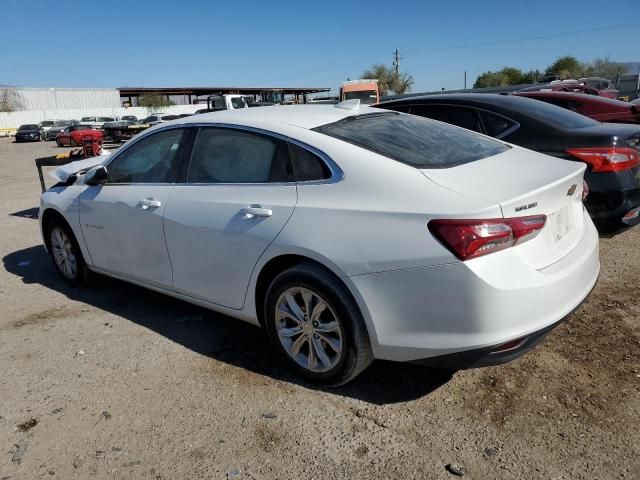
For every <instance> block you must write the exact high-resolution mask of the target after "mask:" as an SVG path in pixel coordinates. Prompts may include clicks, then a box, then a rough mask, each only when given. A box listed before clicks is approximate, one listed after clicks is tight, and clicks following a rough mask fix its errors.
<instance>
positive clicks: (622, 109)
mask: <svg viewBox="0 0 640 480" xmlns="http://www.w3.org/2000/svg"><path fill="white" fill-rule="evenodd" d="M513 95H518V96H519V97H529V98H535V99H536V100H541V101H543V102H547V103H551V104H553V105H557V106H558V107H562V108H566V109H567V110H572V111H574V112H577V113H580V114H581V115H584V116H586V117H590V118H593V119H594V120H597V121H598V122H607V123H640V105H632V104H630V103H628V102H623V101H621V100H614V99H612V98H605V97H594V96H593V95H585V94H583V93H569V92H515V93H513Z"/></svg>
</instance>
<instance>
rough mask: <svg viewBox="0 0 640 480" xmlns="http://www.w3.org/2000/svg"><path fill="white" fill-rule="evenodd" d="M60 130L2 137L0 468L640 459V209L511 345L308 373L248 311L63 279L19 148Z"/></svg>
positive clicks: (329, 469)
mask: <svg viewBox="0 0 640 480" xmlns="http://www.w3.org/2000/svg"><path fill="white" fill-rule="evenodd" d="M59 150H60V149H57V148H56V147H55V145H54V144H53V143H52V142H47V143H36V144H14V143H12V141H11V140H9V139H0V181H1V182H2V183H1V185H2V187H1V188H0V257H2V262H3V267H4V268H3V269H2V270H1V271H0V312H2V313H1V314H0V479H2V480H6V479H36V478H63V479H73V478H82V479H84V478H108V479H120V478H144V479H158V480H159V479H182V478H189V479H226V478H237V479H275V478H280V479H289V478H323V479H329V478H420V479H447V478H448V479H452V478H456V477H454V476H453V475H452V474H451V473H449V472H448V471H447V470H446V468H445V467H446V466H447V465H448V464H450V463H454V464H461V465H463V466H464V468H465V470H466V473H465V475H464V478H471V479H519V480H521V479H589V480H592V479H618V478H631V479H637V478H640V434H639V433H638V430H639V427H640V421H639V420H638V419H639V418H640V328H639V322H638V319H639V318H640V305H639V304H638V301H637V298H638V293H637V292H638V287H639V286H640V273H639V268H638V267H639V266H640V249H638V241H639V240H640V229H634V230H631V231H627V232H625V233H623V234H620V235H617V236H615V237H612V238H602V239H601V256H602V273H601V277H600V281H599V283H598V285H597V287H596V289H595V290H594V291H593V293H592V295H591V296H590V298H589V299H588V301H587V302H585V303H584V304H583V305H582V306H581V307H580V308H579V309H578V310H577V311H576V312H575V313H574V314H573V315H572V316H571V317H570V318H569V320H568V321H567V322H565V323H564V324H563V325H562V326H560V327H559V328H557V329H556V330H555V331H554V332H553V333H552V334H551V335H550V336H549V337H548V339H547V341H546V342H545V343H544V344H543V345H541V346H539V347H538V348H536V349H535V350H534V351H532V352H530V353H529V354H527V355H525V356H524V357H521V358H520V359H518V360H516V361H514V362H512V363H510V364H508V365H504V366H501V367H492V368H486V369H481V370H469V371H461V372H456V373H447V372H442V371H434V370H430V369H426V368H420V367H415V366H410V365H402V364H393V363H386V362H376V363H374V365H373V366H372V367H371V368H370V369H369V370H367V371H366V372H365V373H364V374H363V375H362V376H360V377H359V378H358V379H357V380H356V381H355V382H353V383H352V384H350V385H348V386H346V387H343V388H340V389H337V390H322V389H317V388H314V387H311V386H309V385H305V384H302V383H300V382H299V381H298V380H297V379H296V378H294V377H293V376H291V375H289V374H287V373H286V372H283V370H282V368H281V365H280V364H279V363H278V361H277V360H276V359H275V357H274V355H273V354H272V353H271V351H270V350H269V348H268V347H267V345H266V339H265V336H264V335H263V333H262V332H261V331H260V330H259V329H257V328H254V327H252V326H250V325H247V324H243V323H241V322H239V321H236V320H233V319H231V318H228V317H225V316H222V315H219V314H216V313H212V312H209V311H206V310H203V309H200V308H197V307H194V306H191V305H188V304H186V303H183V302H181V301H178V300H174V299H171V298H168V297H164V296H162V295H159V294H156V293H153V292H150V291H146V290H144V289H142V288H138V287H134V286H131V285H128V284H125V283H122V282H118V281H115V280H111V279H107V278H98V281H97V282H96V284H94V285H93V286H92V287H90V288H84V289H73V288H70V287H68V286H67V285H66V284H65V283H64V282H63V281H62V280H61V279H60V278H59V277H58V275H57V273H56V272H55V271H54V267H53V265H52V263H51V262H50V260H49V258H48V257H47V255H46V253H45V252H44V250H43V248H42V247H41V240H40V234H39V231H38V222H37V220H36V216H37V205H38V197H39V194H40V192H39V183H38V179H37V175H36V170H35V167H34V163H33V159H34V158H35V157H38V156H45V155H49V154H53V153H56V152H58V151H59ZM523 308H526V305H523Z"/></svg>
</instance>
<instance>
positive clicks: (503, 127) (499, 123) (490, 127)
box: [478, 110, 516, 138]
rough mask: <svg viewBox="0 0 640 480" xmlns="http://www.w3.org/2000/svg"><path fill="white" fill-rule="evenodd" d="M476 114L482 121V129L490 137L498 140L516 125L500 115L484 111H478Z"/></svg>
mask: <svg viewBox="0 0 640 480" xmlns="http://www.w3.org/2000/svg"><path fill="white" fill-rule="evenodd" d="M478 113H479V114H480V118H481V119H482V124H483V125H484V129H485V131H486V132H487V135H489V136H490V137H497V138H499V137H500V136H501V135H504V134H505V133H506V132H507V131H508V130H511V129H512V128H513V127H514V126H515V125H516V123H515V122H513V121H511V120H509V119H508V118H505V117H503V116H500V115H495V114H493V113H489V112H486V111H484V110H479V111H478Z"/></svg>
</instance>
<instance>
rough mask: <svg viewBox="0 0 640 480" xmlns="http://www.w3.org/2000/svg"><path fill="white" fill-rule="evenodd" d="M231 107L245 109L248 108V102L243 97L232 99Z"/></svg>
mask: <svg viewBox="0 0 640 480" xmlns="http://www.w3.org/2000/svg"><path fill="white" fill-rule="evenodd" d="M231 105H232V106H233V108H234V109H237V108H245V107H246V106H247V102H245V101H244V98H242V97H236V98H232V99H231Z"/></svg>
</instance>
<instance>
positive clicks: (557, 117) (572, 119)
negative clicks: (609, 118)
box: [518, 97, 600, 128]
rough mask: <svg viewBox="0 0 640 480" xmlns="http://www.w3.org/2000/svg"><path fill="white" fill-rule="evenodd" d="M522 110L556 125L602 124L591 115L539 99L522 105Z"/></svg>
mask: <svg viewBox="0 0 640 480" xmlns="http://www.w3.org/2000/svg"><path fill="white" fill-rule="evenodd" d="M521 98H522V97H521ZM524 98H526V97H524ZM531 100H533V99H531ZM518 107H520V105H518ZM520 111H521V112H522V114H523V115H526V116H528V117H533V118H535V119H537V120H539V121H541V122H543V123H546V124H548V125H550V126H555V127H561V128H562V127H564V128H586V127H593V126H594V125H600V122H596V121H595V120H592V119H591V118H589V117H585V116H584V115H580V114H579V113H575V112H572V111H571V110H567V109H565V108H562V107H558V106H556V105H550V104H548V103H545V102H541V101H539V100H534V101H533V102H527V104H526V108H525V107H524V106H522V107H520Z"/></svg>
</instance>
